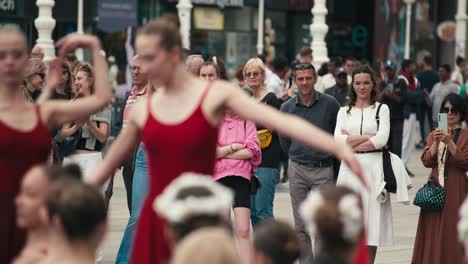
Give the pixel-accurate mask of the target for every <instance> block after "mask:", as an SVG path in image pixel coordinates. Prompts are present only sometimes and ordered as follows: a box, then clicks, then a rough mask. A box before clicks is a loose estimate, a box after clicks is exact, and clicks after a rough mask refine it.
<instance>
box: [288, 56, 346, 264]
mask: <svg viewBox="0 0 468 264" xmlns="http://www.w3.org/2000/svg"><path fill="white" fill-rule="evenodd" d="M294 71H295V77H294V79H295V83H296V85H297V88H298V94H297V95H296V96H293V97H292V98H291V99H290V100H289V101H287V102H286V103H284V104H283V105H282V106H281V111H282V112H285V113H289V114H292V115H295V116H298V117H300V118H302V119H304V120H306V121H307V122H309V123H311V124H313V125H314V126H317V127H319V128H321V129H322V130H323V131H325V132H327V133H329V134H333V132H334V131H335V125H336V116H337V113H338V110H339V109H340V105H339V104H338V102H337V101H336V99H335V98H333V97H331V96H329V95H327V94H323V93H321V92H319V91H316V90H315V88H314V85H315V83H316V81H317V73H316V72H315V68H314V66H312V64H297V65H296V66H294ZM280 142H281V147H282V148H283V151H284V152H286V153H288V156H289V167H288V179H289V191H290V195H291V202H292V209H293V214H294V227H295V230H296V234H297V236H298V237H299V240H300V241H301V244H302V246H303V254H302V257H301V261H300V262H301V263H310V261H311V260H312V243H311V237H310V236H309V233H308V231H307V229H306V226H305V224H304V222H303V220H302V217H301V216H300V213H299V206H300V204H301V203H302V202H303V201H304V200H305V198H306V197H307V194H308V193H309V192H310V191H311V190H313V189H316V188H319V187H320V186H323V185H327V184H332V185H333V184H334V176H333V175H334V171H333V156H332V155H331V154H328V153H324V152H322V151H319V150H317V149H312V148H309V147H308V146H306V145H304V144H303V143H302V142H299V141H296V140H291V139H289V138H287V137H283V136H282V135H281V137H280Z"/></svg>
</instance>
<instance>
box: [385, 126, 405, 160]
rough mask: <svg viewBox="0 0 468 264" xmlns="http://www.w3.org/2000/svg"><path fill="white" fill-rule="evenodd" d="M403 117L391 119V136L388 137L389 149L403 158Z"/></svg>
mask: <svg viewBox="0 0 468 264" xmlns="http://www.w3.org/2000/svg"><path fill="white" fill-rule="evenodd" d="M403 121H404V120H403V119H393V120H390V137H389V138H388V143H387V145H388V149H389V150H390V151H391V152H393V153H394V154H396V155H397V156H398V157H400V158H401V149H402V145H403V143H402V141H403Z"/></svg>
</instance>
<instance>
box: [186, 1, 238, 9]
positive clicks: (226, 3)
mask: <svg viewBox="0 0 468 264" xmlns="http://www.w3.org/2000/svg"><path fill="white" fill-rule="evenodd" d="M192 3H193V4H200V5H217V6H219V7H220V8H224V7H243V6H244V0H192Z"/></svg>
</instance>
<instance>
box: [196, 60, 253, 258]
mask: <svg viewBox="0 0 468 264" xmlns="http://www.w3.org/2000/svg"><path fill="white" fill-rule="evenodd" d="M219 73H220V69H219V66H218V64H216V63H215V62H213V61H207V62H205V63H204V64H203V65H202V66H201V68H200V78H202V79H204V80H207V81H214V80H216V79H219V76H220V74H219ZM261 160H262V151H261V149H260V143H259V142H258V138H257V129H256V127H255V124H254V123H253V122H252V121H244V120H242V119H240V118H239V117H238V116H234V115H233V114H232V113H230V112H226V116H225V117H224V121H223V123H222V125H221V126H220V128H219V133H218V144H217V147H216V163H215V169H214V175H213V177H214V179H215V180H216V181H218V182H219V183H221V184H223V185H225V186H227V187H228V188H230V189H231V190H232V191H233V193H234V205H233V209H234V226H235V229H236V235H237V240H238V241H239V247H238V248H239V256H240V257H241V258H242V263H251V258H252V252H251V243H250V179H251V177H252V174H254V173H255V172H256V171H257V167H258V165H259V164H260V162H261Z"/></svg>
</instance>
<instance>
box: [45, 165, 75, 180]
mask: <svg viewBox="0 0 468 264" xmlns="http://www.w3.org/2000/svg"><path fill="white" fill-rule="evenodd" d="M42 168H43V170H44V171H45V174H46V175H48V176H49V179H50V181H51V182H52V181H55V180H59V179H74V180H78V181H80V180H81V179H82V176H83V175H82V173H81V168H80V166H78V165H77V164H75V163H71V164H68V165H64V166H63V167H61V166H59V165H52V166H50V165H49V166H43V167H42Z"/></svg>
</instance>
